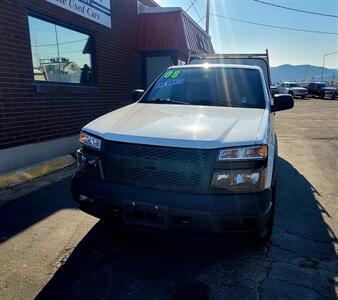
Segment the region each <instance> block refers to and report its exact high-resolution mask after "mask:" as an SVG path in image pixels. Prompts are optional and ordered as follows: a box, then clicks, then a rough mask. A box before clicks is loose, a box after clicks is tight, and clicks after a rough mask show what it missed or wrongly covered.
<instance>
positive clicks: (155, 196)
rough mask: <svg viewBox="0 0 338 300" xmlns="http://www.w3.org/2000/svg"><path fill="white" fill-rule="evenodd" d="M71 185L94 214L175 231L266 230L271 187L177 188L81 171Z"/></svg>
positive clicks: (255, 231) (120, 221)
mask: <svg viewBox="0 0 338 300" xmlns="http://www.w3.org/2000/svg"><path fill="white" fill-rule="evenodd" d="M71 191H72V195H73V198H74V200H75V201H76V202H78V203H79V204H80V208H81V209H82V210H83V211H85V212H87V213H89V214H91V215H94V216H96V217H99V218H109V219H111V220H114V221H116V222H118V223H120V224H124V225H128V226H131V227H135V226H136V227H147V228H153V229H160V230H164V231H174V232H176V231H195V232H204V233H205V232H207V233H235V234H236V233H249V234H250V233H254V234H255V235H257V234H258V235H260V234H261V235H264V233H265V232H264V231H265V230H266V225H267V222H268V220H269V216H270V213H271V207H272V202H271V201H272V192H271V190H270V189H266V190H264V191H263V192H260V193H251V194H192V193H179V192H172V191H170V192H169V191H160V190H156V189H148V188H137V187H132V186H127V185H121V184H115V183H111V182H106V181H101V180H97V179H95V178H93V177H90V176H89V175H87V174H85V173H83V172H81V171H79V172H77V173H76V174H75V176H74V177H73V179H72V187H71Z"/></svg>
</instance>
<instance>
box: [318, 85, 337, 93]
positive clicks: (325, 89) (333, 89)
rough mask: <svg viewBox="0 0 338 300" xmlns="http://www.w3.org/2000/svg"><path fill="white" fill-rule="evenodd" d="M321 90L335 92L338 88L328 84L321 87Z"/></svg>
mask: <svg viewBox="0 0 338 300" xmlns="http://www.w3.org/2000/svg"><path fill="white" fill-rule="evenodd" d="M321 90H323V91H333V92H335V91H336V90H337V89H336V88H335V87H333V86H326V87H323V88H321Z"/></svg>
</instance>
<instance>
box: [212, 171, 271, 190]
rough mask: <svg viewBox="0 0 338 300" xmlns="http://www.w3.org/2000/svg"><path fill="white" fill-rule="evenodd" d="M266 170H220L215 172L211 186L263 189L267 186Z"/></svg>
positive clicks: (235, 188) (231, 188)
mask: <svg viewBox="0 0 338 300" xmlns="http://www.w3.org/2000/svg"><path fill="white" fill-rule="evenodd" d="M265 177H266V170H238V171H234V170H220V171H216V172H214V174H213V177H212V181H211V186H212V187H214V188H218V189H228V190H234V191H243V192H244V191H261V190H263V189H264V186H265Z"/></svg>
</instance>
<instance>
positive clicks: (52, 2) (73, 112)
mask: <svg viewBox="0 0 338 300" xmlns="http://www.w3.org/2000/svg"><path fill="white" fill-rule="evenodd" d="M160 14H162V17H164V18H167V19H168V21H170V22H173V23H172V26H171V27H170V28H174V31H173V29H171V30H169V31H168V30H167V29H166V28H165V26H163V25H162V26H160V28H157V29H156V31H154V30H153V29H154V26H155V27H158V26H156V24H157V22H158V16H160ZM146 28H148V29H146ZM161 28H162V29H161ZM187 28H188V30H187ZM158 29H160V31H158ZM175 32H176V33H177V35H176V34H174V33H175ZM168 35H170V38H169V36H168ZM188 35H190V37H189V36H188ZM165 36H167V38H163V37H165ZM175 36H176V37H175ZM191 36H193V37H191ZM179 38H180V39H181V40H182V41H183V42H182V41H181V42H179V43H178V42H177V39H179ZM163 40H170V41H169V43H167V44H165V43H163ZM204 52H205V53H208V52H209V53H212V52H213V49H212V45H211V42H210V38H209V36H208V35H207V34H206V33H205V32H204V31H203V30H202V29H201V28H200V27H199V26H198V25H197V24H196V23H194V22H193V21H192V20H191V19H190V18H189V16H187V15H186V14H185V13H184V12H183V11H182V10H180V9H179V8H176V9H172V10H169V11H168V10H167V9H165V8H161V7H159V6H158V5H157V4H156V3H155V2H154V1H152V0H141V1H136V0H95V1H94V0H93V1H89V0H2V1H0V57H1V59H2V61H1V64H0V173H4V172H8V171H11V170H13V169H16V168H19V167H22V166H24V165H26V164H30V163H34V162H38V161H42V160H46V159H49V158H52V157H55V156H57V155H62V154H65V153H70V152H72V151H74V150H75V149H76V147H77V146H78V145H77V138H76V137H77V135H78V133H79V130H80V129H81V127H82V126H84V125H85V124H86V123H88V122H89V121H91V120H93V119H95V118H97V117H99V116H101V115H103V114H105V113H107V112H110V111H112V110H114V109H117V108H119V107H121V106H125V105H128V104H130V103H132V98H131V91H132V90H134V89H136V88H146V86H147V85H149V83H150V82H151V81H152V80H153V79H154V78H155V77H156V76H157V74H158V73H159V72H160V71H161V70H163V68H165V67H167V66H169V65H171V64H178V63H184V62H185V61H186V60H187V57H188V55H189V54H190V53H204Z"/></svg>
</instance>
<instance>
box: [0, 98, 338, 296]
mask: <svg viewBox="0 0 338 300" xmlns="http://www.w3.org/2000/svg"><path fill="white" fill-rule="evenodd" d="M276 115H277V118H276V128H277V133H278V137H279V156H280V157H279V159H278V177H277V184H278V187H277V197H278V200H277V201H278V202H277V208H276V220H275V226H274V231H273V236H272V240H271V242H270V243H269V244H267V245H266V246H264V247H257V246H255V245H253V244H251V243H243V242H236V241H232V240H225V241H219V240H204V239H203V240H201V239H197V238H192V237H171V236H166V235H162V234H153V233H140V232H133V231H123V230H117V229H116V228H113V227H112V225H111V224H109V223H108V222H103V221H100V220H98V219H96V218H94V217H91V216H89V215H86V214H85V213H83V212H81V211H80V210H78V209H77V205H76V204H75V203H73V201H72V200H71V196H70V193H69V185H70V178H71V175H72V174H73V173H74V172H75V171H76V167H75V166H73V167H68V168H66V169H63V170H61V171H58V172H55V173H53V174H50V175H48V176H45V177H43V178H40V179H36V180H34V181H32V182H30V183H26V184H23V185H21V186H18V187H16V188H14V189H10V190H6V191H2V192H0V268H1V269H0V299H33V298H35V297H37V298H38V299H170V300H174V299H175V300H180V299H185V300H189V299H337V295H338V260H337V248H338V247H337V237H336V236H337V233H338V219H337V216H338V201H337V200H338V180H337V179H338V176H337V172H338V156H337V153H338V101H330V100H318V99H315V100H314V99H312V100H309V99H308V100H296V105H295V108H294V109H293V110H291V111H285V112H280V113H277V114H276Z"/></svg>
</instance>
